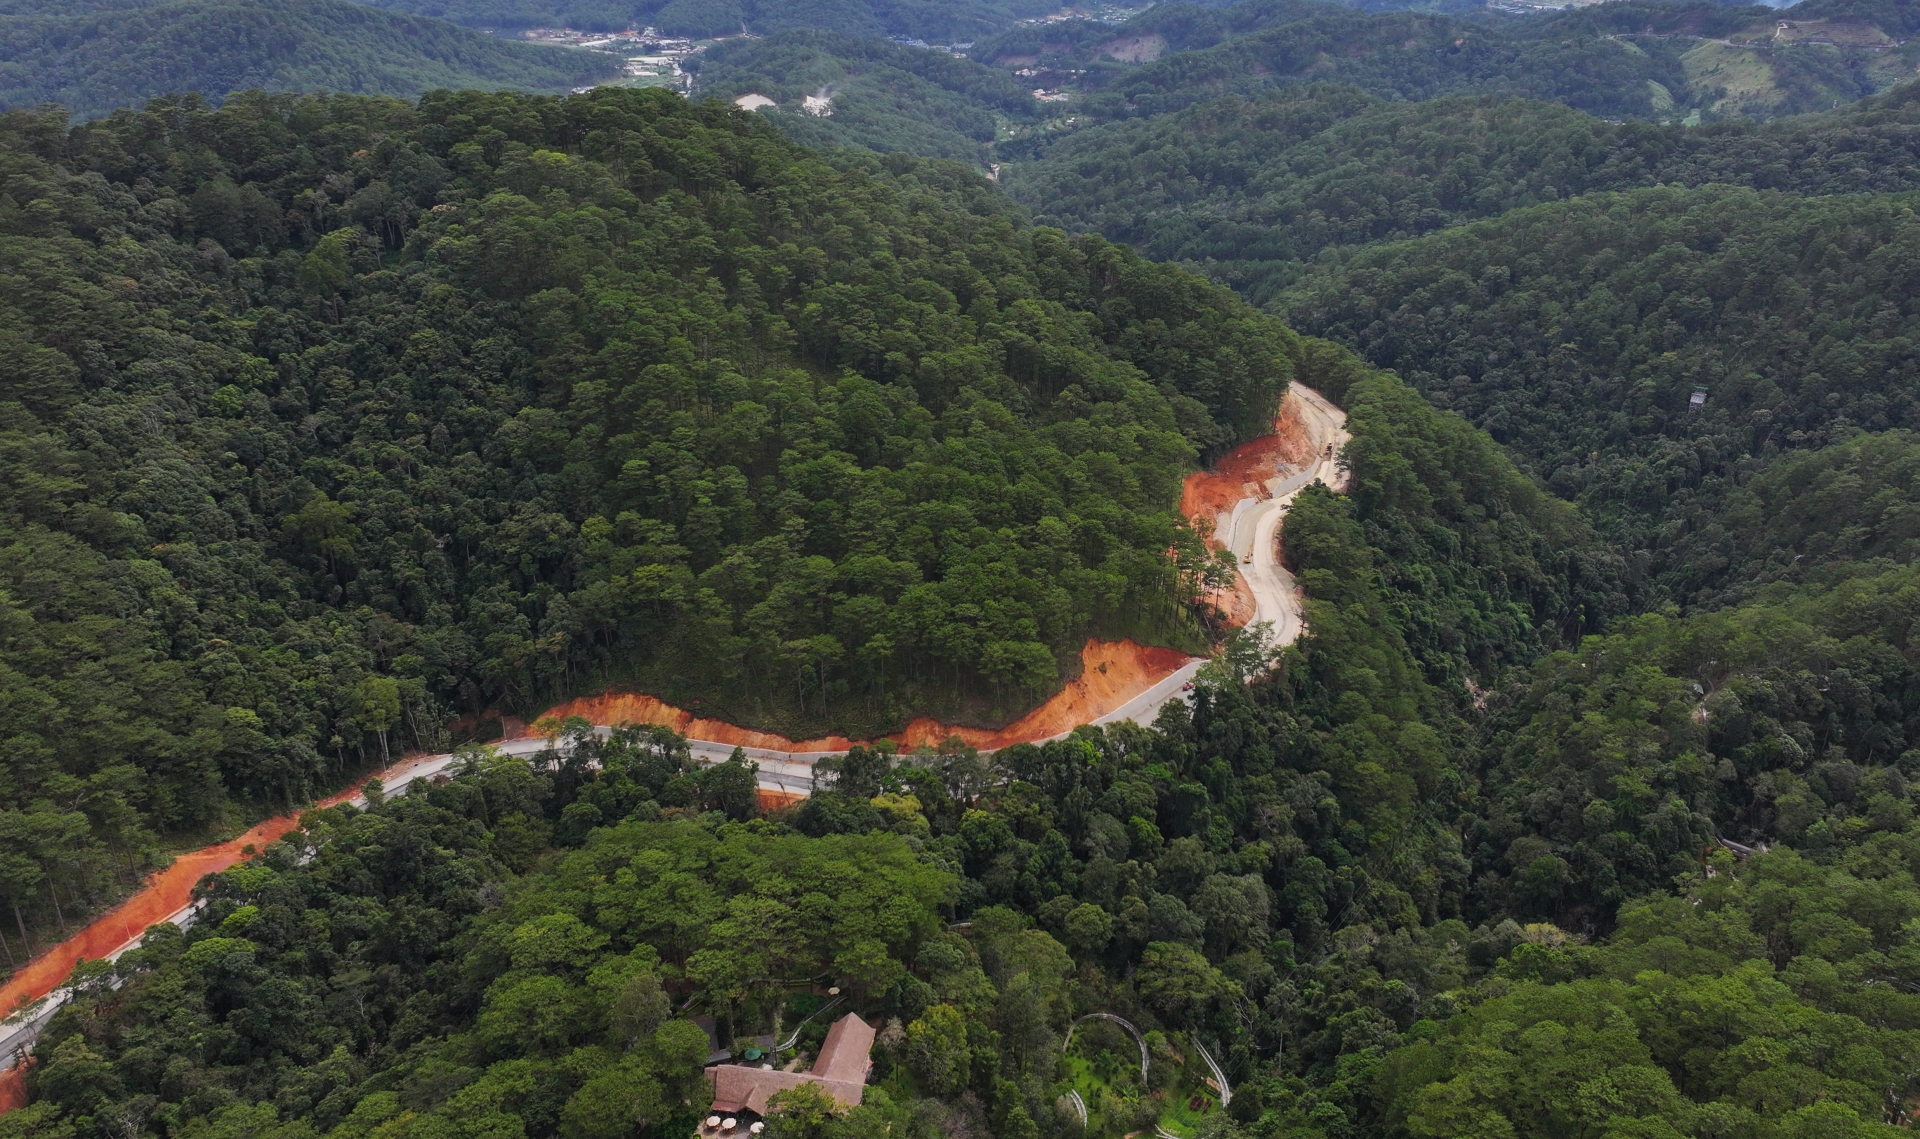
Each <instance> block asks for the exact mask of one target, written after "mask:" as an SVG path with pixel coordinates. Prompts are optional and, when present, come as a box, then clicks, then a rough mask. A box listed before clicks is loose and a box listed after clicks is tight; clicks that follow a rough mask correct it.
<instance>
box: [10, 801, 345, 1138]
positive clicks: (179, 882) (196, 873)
mask: <svg viewBox="0 0 1920 1139" xmlns="http://www.w3.org/2000/svg"><path fill="white" fill-rule="evenodd" d="M357 789H358V785H357V784H356V785H355V786H354V787H350V788H348V789H347V790H345V791H342V792H340V793H339V794H338V795H334V796H332V797H331V798H328V799H325V800H322V801H321V802H320V803H319V804H318V806H320V807H331V806H334V805H335V804H337V803H343V802H345V801H346V800H347V799H349V798H351V797H352V796H353V795H354V794H355V793H356V791H357ZM299 825H300V816H299V815H298V814H292V815H280V816H277V817H275V818H271V819H268V820H267V821H265V822H263V823H256V824H255V825H254V826H252V827H250V828H248V830H247V831H246V832H245V833H243V834H241V835H240V836H239V837H238V838H231V839H228V840H227V841H226V842H216V843H214V844H213V845H212V846H209V847H203V848H202V849H200V850H195V851H191V852H189V853H186V854H182V855H178V856H176V857H175V858H174V860H173V865H171V866H169V867H167V868H166V869H165V870H161V871H159V872H157V873H154V874H151V875H149V876H148V877H147V884H146V885H145V886H143V887H141V889H140V891H139V892H138V893H136V894H134V895H133V896H132V897H130V898H128V899H127V900H126V901H124V902H121V903H120V904H119V905H118V906H115V907H114V908H113V909H111V910H108V911H107V912H106V913H105V914H103V915H102V916H100V917H98V918H95V919H94V920H93V922H92V923H91V924H90V925H88V926H87V927H86V928H85V929H82V930H81V931H80V932H79V933H76V934H74V935H73V936H72V937H69V938H68V939H67V940H65V941H63V942H61V943H60V944H58V945H56V946H54V947H53V948H52V949H50V950H48V951H47V952H45V953H43V954H41V955H40V956H38V957H36V958H34V959H33V960H32V961H30V962H28V963H27V967H26V968H24V969H21V970H20V971H19V972H17V973H15V974H14V975H13V976H12V977H10V978H8V980H7V983H6V984H5V985H4V986H0V1016H5V1015H7V1014H9V1013H11V1012H13V1010H15V1009H17V1008H19V1007H20V1006H21V1005H23V1004H27V1003H29V1002H32V1001H37V1000H39V999H40V998H41V997H44V996H46V995H47V994H48V993H51V992H52V991H53V990H54V989H56V988H58V987H59V985H60V982H62V981H64V980H66V979H67V977H68V975H69V974H71V973H72V972H73V967H74V966H75V965H78V964H79V963H80V962H81V961H83V960H84V961H98V960H99V959H100V958H102V957H105V956H106V955H107V954H109V953H112V952H113V951H114V950H116V949H118V948H120V947H121V946H123V945H125V944H127V943H128V942H129V941H132V940H133V939H134V938H137V937H139V936H140V935H141V934H142V933H144V932H146V929H147V927H148V926H150V925H154V924H156V923H158V922H163V921H165V920H167V918H169V917H171V916H173V915H174V914H176V913H178V912H179V911H180V910H182V909H184V908H185V907H186V905H187V903H189V902H191V901H193V888H194V887H195V886H196V885H198V884H199V882H200V879H202V878H204V877H206V876H207V875H209V874H218V873H219V872H220V871H222V870H225V869H227V868H228V867H230V866H233V865H235V864H237V863H240V862H244V861H246V860H247V859H248V858H251V857H252V856H253V854H254V853H255V852H256V851H259V850H262V849H264V848H265V847H266V846H267V845H268V844H269V843H271V842H273V841H274V840H275V839H278V838H280V837H281V836H283V835H285V834H287V833H288V832H289V831H291V830H293V829H294V828H295V827H297V826H299ZM3 1101H4V1097H3V1096H0V1110H4V1107H3Z"/></svg>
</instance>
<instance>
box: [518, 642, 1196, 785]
mask: <svg viewBox="0 0 1920 1139" xmlns="http://www.w3.org/2000/svg"><path fill="white" fill-rule="evenodd" d="M1191 659H1193V658H1191V657H1189V656H1187V654H1185V653H1183V652H1180V651H1179V650H1177V649H1161V648H1154V647H1152V646H1149V645H1141V644H1137V643H1136V642H1134V641H1132V640H1124V641H1088V642H1087V643H1086V646H1085V647H1083V648H1082V649H1081V650H1080V666H1081V671H1080V675H1079V676H1077V677H1075V678H1074V679H1073V680H1070V681H1068V682H1067V685H1066V687H1064V688H1062V689H1061V690H1060V691H1059V692H1057V693H1055V694H1054V695H1053V697H1052V698H1051V699H1049V700H1048V701H1047V702H1046V703H1044V704H1042V705H1040V706H1039V707H1038V708H1035V709H1034V710H1033V711H1031V712H1028V713H1027V714H1026V715H1024V716H1022V717H1020V718H1019V719H1018V720H1015V721H1014V722H1013V723H1011V724H1009V725H1007V726H1006V727H1004V728H968V727H962V726H959V725H953V724H943V723H940V722H939V721H938V720H934V719H932V718H930V717H925V716H923V717H921V718H920V719H918V720H915V721H913V722H912V723H911V724H908V725H907V726H906V728H905V729H903V730H902V731H898V732H895V733H894V734H893V735H891V736H888V737H887V738H888V739H890V740H892V741H893V742H895V743H897V744H899V745H900V746H901V747H903V748H916V747H919V746H920V745H921V744H927V745H929V746H938V745H940V744H942V743H944V742H946V741H947V740H948V739H949V738H950V737H953V736H959V737H960V738H961V739H962V740H963V741H965V742H966V743H967V744H969V745H970V746H972V747H977V748H982V749H986V750H991V749H994V748H1002V747H1007V746H1008V745H1010V744H1016V743H1032V742H1034V741H1036V740H1044V739H1047V738H1048V737H1050V736H1057V735H1059V734H1060V733H1061V732H1067V731H1072V730H1073V729H1074V728H1076V727H1078V726H1079V725H1081V724H1086V723H1091V722H1092V721H1094V720H1097V719H1099V718H1100V717H1101V716H1104V715H1106V714H1107V713H1109V712H1112V711H1115V710H1116V709H1118V708H1120V707H1121V706H1122V705H1124V704H1125V703H1126V702H1127V701H1128V700H1131V699H1133V698H1134V697H1135V696H1137V695H1139V694H1140V693H1142V692H1145V691H1146V690H1147V689H1149V688H1151V687H1153V685H1155V684H1157V683H1158V682H1159V681H1161V680H1162V679H1164V678H1165V677H1167V676H1170V675H1172V673H1173V672H1174V671H1175V670H1176V669H1178V668H1179V667H1180V666H1181V665H1184V664H1186V663H1187V661H1189V660H1191ZM568 716H584V717H586V718H587V719H588V720H591V721H592V722H593V723H596V724H659V725H661V726H662V727H668V728H672V729H673V730H674V731H676V732H679V733H680V734H681V735H683V736H691V737H693V738H694V739H700V740H711V741H712V742H714V743H721V744H735V745H737V746H740V747H759V748H767V749H769V750H771V751H790V752H799V753H802V754H804V753H807V752H828V751H845V750H846V749H847V748H849V747H852V746H853V745H854V743H855V742H857V741H854V740H850V739H848V738H847V737H845V736H822V737H820V738H819V739H811V740H790V739H788V738H787V737H785V736H780V735H774V734H773V733H771V732H756V731H751V730H749V729H746V728H736V727H734V726H733V725H732V724H729V723H727V722H725V721H723V720H708V719H703V718H701V717H698V716H695V715H694V714H693V713H691V712H687V711H685V710H683V709H680V708H676V707H674V706H673V705H671V704H667V703H663V702H662V701H661V700H660V699H659V698H657V697H654V696H647V695H644V694H642V693H638V692H605V693H601V694H600V695H598V696H582V697H580V698H578V699H575V700H569V701H567V702H566V703H564V704H558V705H555V706H554V707H553V708H550V709H548V711H547V713H546V717H553V718H557V719H564V718H566V717H568ZM546 717H542V718H543V719H544V718H546ZM762 794H763V795H764V794H766V792H762Z"/></svg>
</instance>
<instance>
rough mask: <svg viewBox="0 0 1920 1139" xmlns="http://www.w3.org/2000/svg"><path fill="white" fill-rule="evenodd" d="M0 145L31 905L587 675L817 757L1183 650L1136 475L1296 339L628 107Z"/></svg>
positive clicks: (593, 102)
mask: <svg viewBox="0 0 1920 1139" xmlns="http://www.w3.org/2000/svg"><path fill="white" fill-rule="evenodd" d="M0 154H4V156H5V157H4V161H5V163H6V165H5V167H4V173H0V179H4V181H3V182H0V229H4V236H3V237H0V249H4V254H3V256H4V258H5V265H6V271H5V274H4V275H3V276H0V282H4V293H3V294H0V296H4V302H3V303H4V305H5V317H4V319H0V339H4V341H5V352H4V363H0V400H4V401H5V402H6V407H7V414H6V431H5V434H4V436H0V439H3V440H4V442H0V471H4V475H3V476H0V488H3V491H0V511H4V514H0V517H4V518H5V533H6V542H7V544H8V547H9V550H8V555H7V556H6V557H5V558H4V559H0V597H4V609H3V610H0V611H3V612H4V614H5V628H6V630H7V633H6V639H5V640H4V642H0V668H4V673H0V675H4V676H5V678H6V681H5V683H6V688H7V691H8V693H9V698H8V700H7V701H6V702H5V703H4V705H0V706H3V707H4V709H5V711H4V717H5V726H4V728H3V729H0V738H5V739H7V740H8V741H10V743H9V744H8V750H7V752H6V770H7V779H8V781H9V782H8V786H9V787H10V788H11V790H10V791H9V792H8V795H9V798H8V800H7V803H6V805H5V806H4V808H0V810H5V811H9V812H11V811H21V812H25V813H24V814H21V815H19V816H18V817H17V818H15V817H14V816H13V815H6V816H0V826H6V827H12V828H13V829H12V830H10V831H8V835H9V837H8V838H7V840H6V841H7V842H8V843H9V844H10V845H9V847H8V849H9V851H10V852H13V853H17V854H18V855H19V856H20V857H21V858H22V859H23V861H22V862H20V863H19V864H18V867H17V869H18V871H19V872H18V874H14V872H13V871H12V870H9V871H8V872H7V873H8V874H9V875H12V877H10V878H9V879H8V883H9V884H8V885H7V886H5V889H6V890H7V891H8V893H9V896H10V897H11V898H12V899H13V900H14V901H16V902H18V903H20V904H21V905H23V906H28V907H31V908H32V909H33V910H34V911H35V912H40V913H48V914H49V915H50V916H54V917H59V916H60V914H59V912H58V911H57V910H56V909H55V907H58V906H60V905H62V904H64V905H67V906H69V907H73V906H75V904H76V903H75V900H74V899H75V898H76V897H95V896H98V895H99V893H100V892H101V891H102V890H106V889H108V888H109V887H110V882H111V878H112V876H113V875H115V874H124V873H126V872H128V871H129V870H131V869H132V865H133V863H137V861H138V860H139V859H140V858H142V857H144V856H145V853H146V852H147V851H149V850H150V849H151V844H152V842H153V837H154V835H155V834H156V833H162V834H165V833H178V832H182V831H193V830H196V829H198V828H204V827H208V826H211V825H214V824H216V823H219V822H221V821H222V820H223V819H224V818H225V814H224V813H225V812H227V811H229V810H231V809H233V805H235V804H239V805H244V806H249V807H252V808H262V807H268V806H275V805H279V806H284V805H288V804H290V803H291V802H292V801H294V800H295V799H300V798H305V797H307V796H309V795H311V794H313V793H315V792H316V791H317V790H319V789H321V788H323V787H326V786H329V785H332V784H334V783H336V782H337V781H339V780H340V779H341V778H343V776H344V774H345V772H346V770H347V769H348V768H349V767H351V766H357V765H359V764H361V763H364V762H368V761H369V760H370V759H379V758H381V757H384V756H387V755H389V754H392V753H393V752H396V751H398V750H400V749H401V748H404V747H422V746H434V745H436V744H438V743H441V742H442V741H443V740H444V739H445V736H444V733H443V730H442V725H443V724H445V723H446V722H447V721H449V720H451V719H452V718H454V717H455V716H456V715H459V714H461V713H463V712H471V713H480V712H485V711H489V710H492V709H499V710H505V711H520V712H532V711H538V710H539V709H540V708H542V707H544V706H545V705H546V704H547V703H548V702H549V701H551V700H552V699H554V698H557V697H560V696H564V695H570V694H573V693H577V692H580V691H582V690H584V689H587V688H589V687H592V686H594V685H597V684H603V683H606V682H610V681H615V680H620V681H625V682H629V683H636V684H640V685H642V686H644V687H645V689H646V690H648V691H651V692H655V693H657V694H658V695H661V696H662V697H665V698H667V699H669V700H673V701H676V702H680V703H683V704H688V705H692V706H695V707H699V708H702V709H704V710H707V711H709V712H712V713H715V714H722V715H726V716H728V717H730V718H732V719H734V720H736V721H737V722H742V723H757V724H762V725H766V726H769V727H774V728H784V729H786V730H787V731H788V732H790V733H791V734H793V735H794V736H796V737H799V736H802V735H803V734H817V733H820V732H824V731H829V730H834V731H845V732H848V733H849V734H854V735H864V734H868V733H873V732H879V731H884V730H892V729H894V728H897V727H899V726H901V725H902V724H903V723H904V722H905V720H906V718H908V717H909V716H911V715H915V714H922V713H927V712H933V713H939V714H946V715H951V716H960V715H967V716H972V717H977V718H980V719H984V720H986V721H988V722H992V721H993V720H995V719H1001V720H1004V719H1006V718H1011V717H1012V716H1014V715H1017V714H1018V713H1019V712H1021V711H1023V710H1024V709H1025V708H1026V707H1027V706H1028V705H1029V704H1030V703H1031V702H1032V701H1034V700H1036V699H1038V698H1040V697H1043V696H1045V695H1047V694H1048V693H1050V692H1051V691H1052V690H1053V689H1054V687H1056V686H1057V684H1058V683H1059V681H1060V678H1061V675H1062V670H1063V668H1065V667H1067V666H1070V665H1071V664H1073V663H1074V662H1075V661H1076V660H1077V654H1078V651H1079V649H1080V647H1081V645H1082V644H1083V643H1084V641H1085V640H1086V639H1087V638H1088V637H1089V636H1090V635H1095V634H1099V635H1107V636H1119V635H1129V634H1130V635H1134V636H1139V637H1143V638H1149V639H1152V640H1154V641H1156V642H1157V643H1169V642H1171V643H1175V644H1181V645H1187V646H1190V647H1193V648H1199V647H1201V646H1202V645H1203V643H1204V641H1203V638H1202V633H1201V627H1200V625H1199V623H1198V621H1197V619H1196V610H1195V609H1194V607H1193V606H1192V604H1191V602H1192V600H1193V599H1194V597H1195V596H1196V595H1197V593H1198V592H1199V591H1200V590H1201V589H1202V587H1203V585H1204V584H1205V582H1206V581H1208V580H1210V579H1211V578H1212V577H1213V576H1214V575H1216V574H1217V572H1218V570H1217V567H1216V566H1215V563H1214V562H1213V560H1212V559H1211V558H1210V557H1209V556H1208V554H1207V552H1206V551H1205V549H1204V548H1203V547H1202V546H1201V544H1200V542H1199V536H1198V535H1197V534H1195V533H1194V532H1192V531H1191V530H1189V529H1187V527H1186V525H1185V522H1184V520H1183V519H1181V518H1180V517H1179V515H1178V513H1177V511H1176V509H1175V504H1176V501H1177V497H1178V493H1179V487H1180V480H1181V478H1182V477H1183V475H1184V474H1185V473H1186V472H1187V471H1188V470H1190V469H1192V467H1193V465H1194V464H1195V462H1196V461H1198V460H1199V459H1201V458H1202V457H1204V456H1208V455H1213V454H1217V453H1219V452H1221V451H1223V450H1225V449H1226V448H1228V447H1231V446H1232V445H1234V444H1235V443H1237V442H1239V441H1241V440H1243V439H1246V438H1250V437H1252V436H1254V435H1256V434H1259V433H1262V432H1264V431H1265V430H1267V429H1268V428H1267V424H1268V423H1269V422H1270V418H1271V415H1272V413H1273V410H1274V407H1275V405H1276V402H1277V400H1278V399H1279V397H1280V395H1281V393H1282V392H1283V391H1284V389H1285V386H1286V384H1287V382H1288V379H1289V376H1290V375H1291V373H1292V370H1293V367H1294V358H1295V356H1296V354H1297V353H1298V352H1300V351H1301V350H1302V349H1301V347H1300V344H1299V341H1298V340H1297V338H1296V337H1294V336H1293V334H1292V333H1291V332H1289V331H1288V330H1287V329H1286V328H1285V327H1284V326H1282V325H1281V324H1280V323H1279V322H1278V321H1277V320H1275V319H1273V318H1271V317H1266V316H1262V315H1260V314H1258V313H1257V312H1255V311H1254V310H1252V309H1251V308H1249V307H1248V306H1247V305H1245V304H1244V303H1243V302H1240V301H1238V300H1236V299H1235V298H1234V297H1233V296H1232V294H1230V293H1228V292H1227V291H1226V290H1224V289H1221V288H1219V287H1217V286H1211V285H1207V284H1205V283H1203V282H1201V281H1200V280H1199V279H1197V278H1195V277H1192V276H1190V275H1188V274H1187V273H1185V272H1183V271H1180V270H1177V269H1173V268H1166V267H1160V266H1156V265H1153V264H1150V263H1147V262H1144V261H1141V260H1140V259H1139V258H1137V257H1135V256H1134V255H1132V254H1131V253H1129V252H1127V251H1126V250H1124V249H1122V248H1117V247H1114V246H1111V245H1108V244H1107V243H1105V242H1104V241H1102V240H1100V239H1098V238H1068V237H1066V236H1064V235H1062V234H1060V233H1059V232H1058V231H1043V230H1035V229H1031V228H1029V227H1027V226H1025V225H1024V224H1023V223H1021V222H1019V221H1018V220H1016V216H1015V213H1014V207H1012V206H1011V205H1010V204H1009V203H1007V202H1006V201H1005V200H1004V199H1001V198H999V197H997V196H995V195H994V194H992V193H991V192H990V191H989V188H988V186H987V184H986V183H985V182H984V180H983V179H981V178H980V177H979V176H978V175H976V174H973V173H970V172H968V171H966V170H964V169H961V168H959V167H957V166H952V165H942V164H937V163H931V162H926V161H922V160H914V159H906V158H896V159H889V160H887V161H886V162H884V163H883V162H881V161H879V160H878V159H875V158H873V157H871V156H867V157H859V156H843V157H840V158H836V159H833V160H831V161H829V160H827V159H825V158H822V157H820V156H817V155H814V154H811V153H809V152H807V151H803V150H801V149H799V148H797V147H795V146H793V145H792V144H790V143H788V142H786V141H784V140H783V139H781V138H780V137H779V136H778V135H777V134H776V133H775V132H774V131H773V130H772V129H771V128H770V127H768V126H767V125H766V123H765V120H764V119H763V118H761V117H759V116H755V115H750V114H746V113H744V112H739V111H736V110H733V109H732V108H729V107H726V106H724V105H721V104H717V103H705V104H690V103H688V102H687V101H685V100H684V99H681V98H679V97H677V96H674V95H671V94H669V93H666V92H653V93H642V92H634V91H622V90H613V89H603V90H601V91H597V92H595V93H593V94H591V95H587V96H581V97H576V98H572V99H564V100H556V99H551V98H539V97H532V96H526V95H499V96H492V95H484V94H478V93H469V94H462V95H448V94H439V95H434V96H431V97H429V98H427V99H425V100H424V101H422V102H421V103H420V104H418V105H414V104H407V103H402V102H398V101H391V100H367V99H359V98H351V97H330V98H298V97H293V96H272V95H264V94H258V93H255V94H250V95H247V96H244V97H237V98H235V99H234V100H232V101H230V102H229V103H227V104H226V105H225V106H224V107H222V108H220V109H218V110H213V109H209V108H207V107H206V106H204V105H202V104H199V103H196V102H194V101H191V100H188V101H180V102H169V101H160V102H156V103H154V104H152V105H151V106H150V107H149V108H148V109H147V110H146V111H143V112H139V113H134V112H120V113H117V114H115V115H113V116H111V117H109V118H107V119H104V120H101V121H99V122H96V123H92V124H89V125H86V126H83V127H80V128H77V129H74V130H72V131H71V132H69V131H68V130H67V128H66V124H65V121H64V119H63V118H62V117H61V116H59V115H58V114H56V113H52V112H36V113H15V114H13V115H12V116H10V117H8V118H7V119H6V120H5V128H4V131H3V132H0ZM62 820H64V821H62ZM109 853H111V855H112V858H111V859H109V858H108V855H109ZM130 860H131V862H130ZM49 875H51V877H49ZM60 891H65V892H66V894H67V896H66V898H65V900H64V902H63V901H62V898H61V895H60V893H59V892H60Z"/></svg>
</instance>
